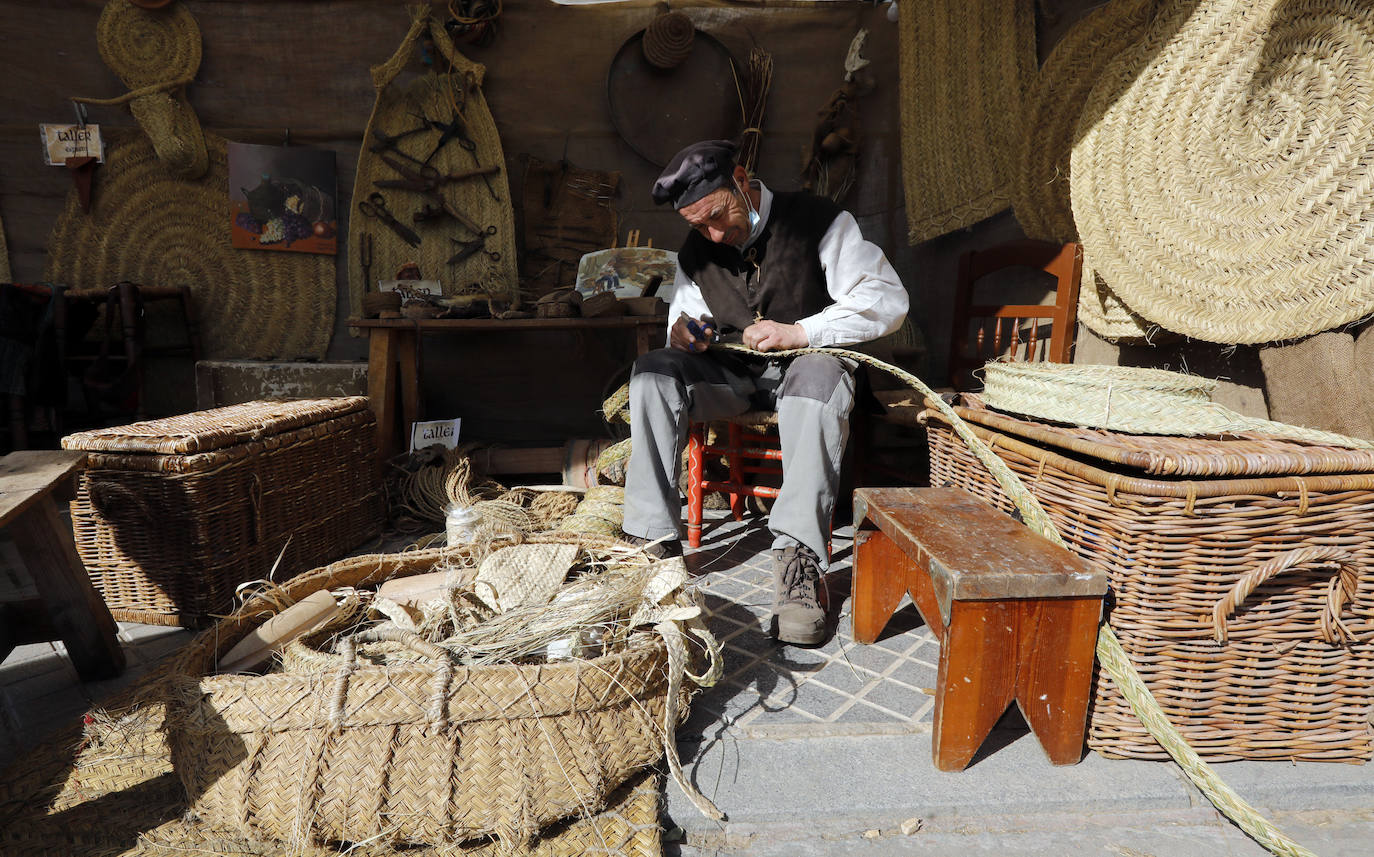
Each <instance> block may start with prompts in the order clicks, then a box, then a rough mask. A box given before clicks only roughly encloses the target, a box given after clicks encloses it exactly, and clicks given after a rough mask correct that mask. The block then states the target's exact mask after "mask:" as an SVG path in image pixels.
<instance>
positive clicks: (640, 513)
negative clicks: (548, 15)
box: [624, 348, 855, 568]
mask: <svg viewBox="0 0 1374 857" xmlns="http://www.w3.org/2000/svg"><path fill="white" fill-rule="evenodd" d="M854 368H855V366H854V364H853V363H852V362H851V361H849V360H845V359H843V358H839V357H834V356H832V355H829V354H803V355H801V356H799V357H795V358H790V359H781V360H762V359H750V358H744V357H740V356H736V355H734V354H731V353H728V352H720V351H710V350H708V351H706V352H705V353H703V354H690V353H687V352H684V351H675V350H673V349H669V348H661V349H658V350H657V351H651V352H649V353H648V354H645V355H643V356H642V357H640V358H639V359H638V360H636V361H635V365H634V371H633V372H632V373H631V376H630V437H631V447H632V448H631V453H630V463H629V466H628V468H627V469H626V474H625V524H624V529H625V532H626V533H628V534H630V535H633V536H641V537H643V538H648V539H658V538H662V537H664V536H671V537H675V538H681V527H682V515H681V508H682V499H681V495H680V494H679V492H678V476H679V471H680V470H681V467H682V449H683V447H684V446H685V445H686V443H687V425H688V423H689V422H707V421H710V420H718V419H724V418H726V417H732V416H736V415H738V414H742V413H744V412H745V411H748V410H762V409H769V408H774V407H775V408H776V409H777V412H778V435H779V439H780V440H781V442H782V471H783V477H782V486H781V488H780V489H779V492H778V497H777V499H776V500H775V501H774V502H773V506H772V510H771V512H770V513H769V516H768V528H769V530H771V531H772V533H773V547H774V548H783V547H787V546H788V545H792V544H802V545H805V546H806V547H808V548H810V549H811V550H812V551H813V552H815V554H816V556H818V557H819V558H820V560H821V566H822V568H825V567H827V565H828V561H829V557H828V554H827V551H826V543H827V542H828V540H829V537H830V517H831V514H832V512H833V511H834V508H835V495H836V493H837V491H838V489H839V481H840V463H841V460H842V459H843V457H844V446H845V443H846V442H847V441H848V440H849V412H850V410H851V409H852V408H853V407H854V377H853V374H852V373H853V370H854Z"/></svg>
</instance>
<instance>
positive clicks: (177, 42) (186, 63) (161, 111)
mask: <svg viewBox="0 0 1374 857" xmlns="http://www.w3.org/2000/svg"><path fill="white" fill-rule="evenodd" d="M95 32H96V45H97V47H98V48H99V50H100V58H101V59H103V60H104V61H105V64H106V65H107V66H109V67H110V70H111V71H113V72H114V73H115V74H117V75H119V79H120V80H122V81H124V84H125V86H128V87H129V89H130V91H129V92H128V93H126V94H124V95H122V96H118V97H116V98H105V99H96V98H78V99H75V100H77V101H81V102H84V103H87V104H123V103H125V102H127V103H128V104H129V111H130V112H131V113H133V115H134V118H135V119H137V120H138V124H139V125H141V126H142V127H143V130H144V131H145V132H147V134H148V136H149V138H151V139H152V141H153V148H155V149H156V150H157V154H158V157H159V158H161V159H162V161H163V163H165V164H166V166H167V168H168V169H169V170H171V171H172V172H173V173H175V174H176V175H178V176H181V177H182V178H187V179H195V178H199V177H201V176H202V175H204V174H205V171H206V170H207V169H208V168H209V164H210V162H209V153H208V152H207V150H206V147H205V139H204V135H203V133H202V132H201V128H200V120H199V119H197V118H196V113H195V111H194V110H193V109H191V104H190V102H189V101H187V100H186V84H188V83H190V82H191V80H192V79H193V78H194V77H195V75H196V71H197V70H198V69H199V68H200V28H199V27H197V26H196V19H195V18H193V17H192V16H191V13H190V12H189V11H187V10H186V7H184V6H183V5H182V4H180V3H176V4H174V5H171V6H167V7H166V8H158V9H147V8H140V7H139V6H136V5H134V4H133V3H131V2H130V0H109V2H108V3H107V4H106V5H105V9H104V10H103V11H102V12H101V14H100V20H99V21H98V22H97V23H96V30H95Z"/></svg>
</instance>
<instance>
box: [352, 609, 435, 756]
mask: <svg viewBox="0 0 1374 857" xmlns="http://www.w3.org/2000/svg"><path fill="white" fill-rule="evenodd" d="M359 643H400V644H402V645H404V646H407V647H409V648H410V649H411V650H413V651H415V652H418V653H420V654H421V655H423V656H424V657H425V658H426V659H428V660H430V661H432V662H433V663H434V682H433V684H431V685H430V688H429V693H428V698H427V699H426V701H425V719H426V720H428V721H429V722H430V723H439V722H441V721H442V720H443V719H444V714H445V709H446V708H447V703H448V689H449V685H450V684H452V683H453V659H452V658H451V657H449V653H448V651H447V650H446V649H444V648H442V647H440V646H436V645H434V644H433V643H431V642H429V641H428V640H426V639H424V638H423V637H421V636H420V635H419V634H416V633H415V632H414V631H405V630H402V629H400V628H388V629H377V628H374V629H371V630H368V631H362V632H359V633H357V634H350V635H348V636H346V637H344V638H343V639H341V640H339V654H340V655H341V656H342V657H343V661H344V662H343V665H342V666H340V667H339V672H338V675H336V676H335V677H334V692H333V694H331V696H330V700H329V724H330V726H332V727H333V728H334V730H335V731H338V730H340V729H342V728H343V726H344V714H345V710H346V708H347V704H348V684H349V681H350V680H351V679H352V678H353V671H354V670H356V669H357V668H358V644H359Z"/></svg>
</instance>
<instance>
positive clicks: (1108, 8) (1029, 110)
mask: <svg viewBox="0 0 1374 857" xmlns="http://www.w3.org/2000/svg"><path fill="white" fill-rule="evenodd" d="M1154 5H1155V0H1115V2H1112V3H1108V4H1106V5H1105V6H1100V7H1098V8H1097V9H1095V10H1093V11H1092V12H1091V13H1090V14H1089V15H1087V17H1085V18H1083V20H1081V21H1079V22H1078V23H1077V24H1075V25H1074V26H1073V29H1071V30H1069V32H1068V34H1067V35H1065V36H1064V38H1063V39H1061V40H1060V41H1059V43H1058V44H1056V45H1055V47H1054V50H1053V51H1052V52H1051V53H1050V56H1049V58H1048V59H1046V60H1045V64H1044V65H1043V66H1042V67H1041V68H1040V71H1039V72H1038V73H1037V74H1036V76H1035V82H1034V84H1033V85H1032V86H1031V89H1030V97H1029V99H1028V100H1027V105H1026V130H1025V133H1024V134H1023V135H1022V136H1021V146H1020V151H1019V153H1018V156H1017V164H1018V168H1017V171H1016V182H1015V184H1014V185H1013V191H1014V199H1013V203H1012V205H1013V207H1014V208H1015V210H1016V219H1017V221H1019V222H1020V224H1021V228H1022V229H1024V230H1025V233H1026V235H1027V237H1030V238H1038V239H1042V240H1046V241H1080V237H1079V235H1078V228H1077V227H1076V226H1075V225H1074V222H1073V208H1072V205H1071V203H1070V201H1069V156H1070V154H1071V153H1072V151H1073V145H1074V141H1075V137H1074V133H1075V130H1076V128H1077V125H1078V121H1079V117H1080V115H1081V114H1082V108H1083V103H1084V102H1085V101H1086V100H1087V97H1088V92H1089V90H1091V89H1092V87H1093V84H1094V83H1095V82H1096V81H1097V80H1098V78H1100V77H1101V76H1102V72H1103V70H1104V69H1105V68H1107V66H1108V65H1110V64H1111V62H1112V61H1113V60H1115V59H1116V58H1117V57H1119V56H1120V55H1121V53H1122V52H1123V51H1125V50H1128V49H1129V48H1130V47H1131V46H1132V45H1134V44H1135V43H1136V42H1138V41H1139V40H1140V39H1141V38H1142V37H1143V36H1144V35H1145V25H1146V22H1147V21H1148V20H1149V14H1150V10H1151V9H1152V8H1153V7H1154ZM1082 283H1083V284H1082V287H1081V288H1080V289H1079V292H1078V320H1079V321H1081V322H1083V324H1084V325H1085V326H1086V327H1087V328H1088V329H1089V330H1091V331H1092V332H1093V333H1096V334H1097V335H1098V336H1101V337H1104V338H1105V339H1108V340H1111V341H1114V342H1132V341H1141V340H1144V339H1146V338H1147V337H1149V336H1150V334H1151V329H1152V327H1153V326H1152V325H1151V324H1150V323H1149V322H1148V321H1146V320H1145V319H1143V318H1141V317H1140V316H1139V315H1137V314H1136V313H1134V312H1132V311H1131V309H1130V308H1129V307H1127V306H1126V305H1125V304H1124V303H1123V302H1122V301H1121V298H1119V297H1118V296H1117V295H1116V293H1115V292H1113V291H1112V289H1111V287H1110V286H1109V285H1107V283H1106V282H1104V281H1103V280H1102V278H1101V277H1098V276H1096V275H1095V273H1094V272H1093V271H1092V270H1091V269H1090V267H1089V266H1088V265H1085V266H1084V269H1083V278H1082Z"/></svg>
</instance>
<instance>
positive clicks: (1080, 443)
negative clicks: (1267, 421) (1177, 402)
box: [928, 398, 1374, 761]
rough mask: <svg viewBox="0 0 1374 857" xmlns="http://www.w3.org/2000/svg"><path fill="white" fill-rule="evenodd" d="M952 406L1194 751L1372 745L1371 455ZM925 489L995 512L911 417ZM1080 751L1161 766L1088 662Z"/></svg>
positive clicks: (1294, 753)
mask: <svg viewBox="0 0 1374 857" xmlns="http://www.w3.org/2000/svg"><path fill="white" fill-rule="evenodd" d="M966 404H969V405H970V406H971V407H963V408H958V409H957V411H958V413H959V415H960V416H961V417H963V418H964V419H965V420H966V421H968V422H969V423H970V424H971V426H972V427H973V429H974V431H975V433H977V434H978V435H979V437H981V438H982V439H983V440H984V441H985V442H987V443H988V444H989V445H990V446H991V447H992V448H993V450H994V451H995V452H996V453H997V455H998V456H1000V457H1001V458H1002V459H1003V460H1004V461H1005V462H1006V463H1007V464H1008V465H1009V466H1010V467H1011V468H1012V470H1014V471H1015V472H1016V473H1017V475H1018V476H1020V477H1021V479H1022V480H1023V481H1024V483H1025V484H1026V487H1027V488H1028V489H1029V490H1030V491H1031V492H1032V493H1033V494H1034V495H1035V496H1036V498H1037V499H1038V500H1039V501H1040V503H1041V504H1042V505H1043V506H1044V507H1045V510H1046V511H1047V512H1048V513H1049V515H1050V518H1051V519H1052V520H1053V522H1054V525H1055V527H1056V528H1057V529H1058V530H1059V533H1060V534H1061V535H1062V536H1063V538H1064V540H1065V542H1067V543H1068V545H1069V547H1070V548H1071V549H1073V550H1075V551H1076V552H1078V553H1079V554H1080V555H1082V556H1083V557H1085V558H1086V559H1088V560H1090V561H1092V562H1095V563H1098V564H1099V565H1101V566H1102V567H1103V568H1104V569H1105V570H1106V571H1107V573H1108V574H1109V576H1110V580H1111V587H1112V606H1111V609H1110V612H1109V617H1108V621H1109V622H1110V623H1111V626H1112V629H1113V630H1114V631H1115V633H1116V635H1117V637H1118V638H1119V639H1120V641H1121V644H1122V646H1123V647H1124V648H1125V650H1126V652H1127V653H1128V654H1129V655H1130V657H1131V660H1132V662H1133V663H1134V664H1135V667H1136V669H1137V670H1139V672H1140V674H1141V676H1142V678H1144V680H1145V683H1146V684H1147V685H1148V686H1149V688H1150V690H1151V692H1152V693H1153V694H1154V696H1155V698H1156V699H1158V700H1159V703H1160V705H1161V706H1163V708H1164V711H1165V712H1166V714H1167V715H1168V716H1169V718H1170V720H1171V721H1172V722H1173V723H1174V725H1175V726H1177V727H1178V729H1179V731H1180V732H1181V733H1182V734H1183V736H1184V737H1185V738H1186V739H1187V741H1188V743H1189V744H1191V745H1192V746H1193V747H1194V749H1196V750H1197V751H1198V753H1199V754H1200V755H1202V756H1203V757H1204V758H1208V759H1211V760H1215V761H1221V760H1228V759H1276V760H1277V759H1281V760H1294V759H1304V760H1327V761H1365V760H1368V759H1369V758H1370V756H1371V754H1372V753H1374V746H1372V745H1371V740H1370V739H1371V728H1370V722H1369V718H1370V715H1371V710H1372V708H1374V577H1371V573H1370V571H1369V569H1370V568H1371V562H1374V453H1371V452H1369V451H1364V450H1353V449H1342V448H1334V447H1319V446H1312V445H1308V444H1304V443H1297V442H1288V441H1279V440H1274V439H1271V438H1265V437H1262V436H1258V435H1246V436H1239V437H1232V438H1230V439H1203V438H1177V437H1154V436H1150V437H1147V436H1138V435H1123V434H1117V433H1113V432H1106V431H1098V430H1091V429H1074V428H1063V427H1058V426H1050V425H1045V424H1041V423H1035V422H1030V421H1027V420H1024V419H1019V418H1015V417H1010V416H1007V415H1003V414H999V413H997V412H994V411H990V410H987V409H985V408H983V407H981V405H980V403H979V402H978V400H977V399H976V398H969V399H968V400H966ZM928 416H929V423H928V427H929V437H930V451H931V455H930V457H931V484H932V485H954V486H957V487H960V488H963V489H965V490H967V491H969V492H970V493H972V494H974V495H975V496H978V497H981V498H983V499H985V500H987V501H988V502H990V503H992V504H993V505H996V506H998V507H999V508H1001V509H1003V510H1005V511H1008V512H1010V511H1011V510H1012V508H1013V506H1012V503H1011V501H1010V499H1009V498H1007V496H1006V495H1005V494H1004V493H1003V492H1002V490H1001V489H1000V487H998V485H997V484H996V482H995V481H994V480H993V478H992V477H991V475H989V474H988V472H987V470H986V468H984V467H983V466H982V465H981V464H980V463H979V462H978V461H977V459H975V458H974V457H973V455H972V453H971V452H969V451H968V449H967V447H966V446H965V445H964V443H963V442H962V441H960V440H959V438H958V437H957V436H956V435H955V433H954V432H953V430H952V429H951V428H950V427H949V426H948V425H947V424H946V423H945V422H943V421H942V419H941V418H940V417H939V415H938V414H935V413H934V412H928ZM1088 744H1089V746H1090V747H1092V748H1093V749H1095V750H1096V751H1098V752H1099V753H1102V754H1103V755H1107V756H1123V757H1132V758H1143V759H1164V758H1167V755H1166V753H1165V752H1164V750H1163V749H1161V748H1160V747H1159V745H1158V744H1156V743H1155V741H1154V739H1153V738H1151V737H1150V735H1149V734H1148V733H1147V732H1146V730H1145V728H1144V727H1143V726H1142V725H1141V724H1140V722H1139V720H1137V719H1136V717H1135V715H1134V714H1133V713H1132V712H1131V710H1130V708H1129V706H1128V704H1127V702H1126V700H1125V698H1124V697H1123V696H1122V695H1121V692H1120V691H1119V690H1118V688H1117V687H1116V685H1115V683H1114V682H1113V681H1112V679H1111V678H1110V677H1109V676H1108V675H1106V674H1105V673H1102V672H1101V671H1099V674H1098V676H1097V680H1096V687H1095V691H1094V700H1093V704H1092V709H1091V712H1090V723H1089V734H1088Z"/></svg>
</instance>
